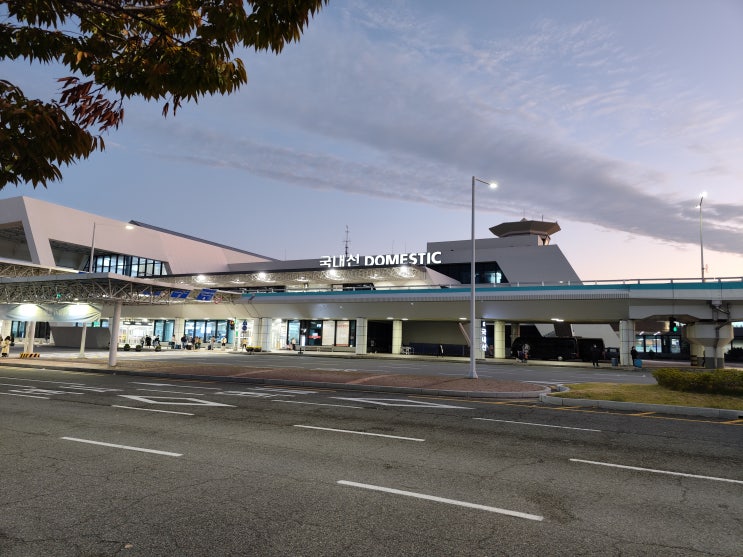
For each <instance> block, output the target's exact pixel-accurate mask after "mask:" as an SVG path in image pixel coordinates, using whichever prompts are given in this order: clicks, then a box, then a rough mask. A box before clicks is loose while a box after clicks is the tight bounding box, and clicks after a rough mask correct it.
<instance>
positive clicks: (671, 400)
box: [555, 383, 743, 410]
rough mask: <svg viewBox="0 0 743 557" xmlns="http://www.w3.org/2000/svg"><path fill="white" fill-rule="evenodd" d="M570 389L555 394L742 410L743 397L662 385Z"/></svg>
mask: <svg viewBox="0 0 743 557" xmlns="http://www.w3.org/2000/svg"><path fill="white" fill-rule="evenodd" d="M565 386H566V387H568V388H569V389H570V390H569V391H566V392H564V393H555V396H560V397H562V398H587V399H593V400H611V401H614V402H641V403H646V404H668V405H672V406H696V407H701V408H723V409H726V410H743V397H736V396H726V395H709V394H700V393H684V392H680V391H672V390H670V389H666V388H664V387H661V386H659V385H634V384H633V385H626V384H620V383H579V384H574V385H565Z"/></svg>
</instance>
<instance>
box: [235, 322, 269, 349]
mask: <svg viewBox="0 0 743 557" xmlns="http://www.w3.org/2000/svg"><path fill="white" fill-rule="evenodd" d="M260 321H261V327H260V333H259V338H260V343H261V350H263V351H266V352H270V351H271V319H270V318H269V317H261V318H260ZM237 348H238V350H239V349H240V347H239V346H238V347H237Z"/></svg>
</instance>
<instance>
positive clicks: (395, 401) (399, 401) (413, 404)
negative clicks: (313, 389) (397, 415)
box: [332, 396, 472, 410]
mask: <svg viewBox="0 0 743 557" xmlns="http://www.w3.org/2000/svg"><path fill="white" fill-rule="evenodd" d="M332 398H334V399H336V400H352V401H354V402H368V403H369V404H378V405H380V406H401V407H408V408H455V409H457V410H472V408H469V407H467V406H453V405H451V404H440V403H438V402H427V401H422V400H408V399H404V398H361V397H343V396H334V397H332Z"/></svg>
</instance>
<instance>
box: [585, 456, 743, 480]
mask: <svg viewBox="0 0 743 557" xmlns="http://www.w3.org/2000/svg"><path fill="white" fill-rule="evenodd" d="M570 462H581V463H583V464H596V465H597V466H609V467H611V468H622V469H624V470H636V471H638V472H652V473H653V474H667V475H669V476H683V477H684V478H696V479H699V480H713V481H716V482H729V483H734V484H743V480H732V479H730V478H718V477H715V476H700V475H698V474H686V473H684V472H671V471H669V470H656V469H654V468H640V467H639V466H624V465H623V464H612V463H610V462H597V461H595V460H581V459H580V458H571V459H570Z"/></svg>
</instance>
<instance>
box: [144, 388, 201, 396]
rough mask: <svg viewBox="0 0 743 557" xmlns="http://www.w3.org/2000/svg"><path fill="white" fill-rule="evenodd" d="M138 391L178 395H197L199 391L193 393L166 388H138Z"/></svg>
mask: <svg viewBox="0 0 743 557" xmlns="http://www.w3.org/2000/svg"><path fill="white" fill-rule="evenodd" d="M137 390H138V391H144V392H151V393H169V394H176V395H195V394H198V393H191V392H189V391H166V390H165V389H137Z"/></svg>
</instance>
